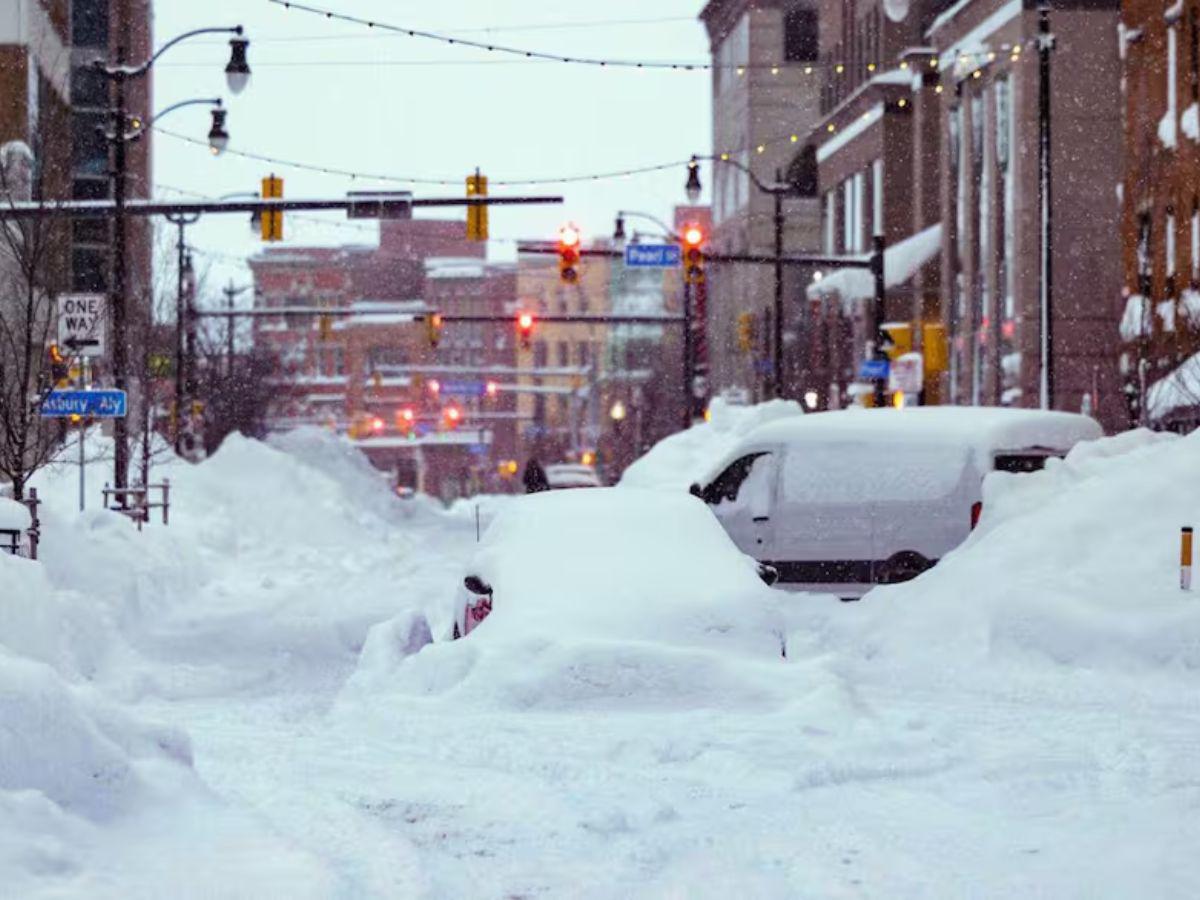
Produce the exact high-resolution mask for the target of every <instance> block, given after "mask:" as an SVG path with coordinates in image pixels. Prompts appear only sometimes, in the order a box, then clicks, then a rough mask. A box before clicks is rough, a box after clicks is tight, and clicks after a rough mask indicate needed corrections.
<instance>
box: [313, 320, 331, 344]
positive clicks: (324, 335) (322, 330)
mask: <svg viewBox="0 0 1200 900" xmlns="http://www.w3.org/2000/svg"><path fill="white" fill-rule="evenodd" d="M317 331H318V334H319V335H320V338H321V340H322V341H328V340H329V339H330V338H332V337H333V316H321V317H319V318H318V319H317Z"/></svg>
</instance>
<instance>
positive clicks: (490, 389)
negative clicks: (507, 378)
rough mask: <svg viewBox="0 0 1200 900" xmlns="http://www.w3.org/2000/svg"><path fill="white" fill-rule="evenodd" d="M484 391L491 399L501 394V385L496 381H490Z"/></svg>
mask: <svg viewBox="0 0 1200 900" xmlns="http://www.w3.org/2000/svg"><path fill="white" fill-rule="evenodd" d="M484 389H485V390H486V391H487V395H488V396H489V397H495V396H496V395H497V394H498V393H500V385H498V384H497V383H496V382H494V381H489V382H488V383H487V385H486V386H485V388H484Z"/></svg>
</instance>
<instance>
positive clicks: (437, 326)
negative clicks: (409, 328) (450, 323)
mask: <svg viewBox="0 0 1200 900" xmlns="http://www.w3.org/2000/svg"><path fill="white" fill-rule="evenodd" d="M443 325H444V323H443V321H442V314H441V313H430V314H429V315H428V316H426V317H425V329H426V331H427V333H428V335H429V346H430V347H432V348H433V349H434V350H436V349H437V346H438V344H440V343H441V342H442V328H443Z"/></svg>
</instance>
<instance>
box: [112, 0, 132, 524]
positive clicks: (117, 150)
mask: <svg viewBox="0 0 1200 900" xmlns="http://www.w3.org/2000/svg"><path fill="white" fill-rule="evenodd" d="M122 9H124V10H127V9H128V8H127V7H125V6H123V7H122ZM128 25H129V23H128V22H127V21H125V22H121V23H119V24H118V26H117V27H118V28H120V29H122V32H124V31H125V30H126V29H127V28H128ZM127 58H128V53H127V51H126V48H125V45H124V42H122V43H121V44H120V45H119V46H118V47H117V60H116V62H117V65H116V75H115V77H114V79H113V93H114V101H115V102H114V103H113V109H112V114H113V115H112V133H113V135H114V141H113V170H112V173H111V177H112V185H113V203H114V206H115V212H114V218H113V254H112V284H111V285H110V286H109V289H110V297H111V302H110V304H109V305H110V306H111V307H112V309H111V314H112V329H113V387H115V388H116V389H117V390H119V391H124V390H126V389H127V387H128V380H127V377H126V373H127V372H128V370H129V348H128V340H129V336H128V334H127V333H126V332H127V328H126V310H125V277H126V271H125V263H126V260H125V252H126V231H125V226H126V221H125V182H126V166H127V160H126V147H125V143H126V142H125V127H126V121H125V120H126V118H127V112H126V103H127V97H126V90H125V87H126V85H125V81H126V76H125V74H124V66H125V64H126V62H127ZM113 464H114V471H113V485H114V486H115V487H116V488H117V490H118V491H123V490H124V489H125V488H126V487H128V486H129V484H128V480H129V428H128V426H127V425H126V422H125V419H124V418H117V419H114V420H113ZM117 496H119V497H120V498H121V499H122V501H124V499H125V494H124V493H120V494H118V495H117Z"/></svg>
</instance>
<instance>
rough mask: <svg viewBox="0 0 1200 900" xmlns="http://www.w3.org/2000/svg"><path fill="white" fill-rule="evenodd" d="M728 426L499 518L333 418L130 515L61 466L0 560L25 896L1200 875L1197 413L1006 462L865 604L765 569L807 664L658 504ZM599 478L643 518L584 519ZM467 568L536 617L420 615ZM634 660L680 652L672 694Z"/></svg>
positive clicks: (871, 886) (1, 696) (11, 814)
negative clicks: (455, 505)
mask: <svg viewBox="0 0 1200 900" xmlns="http://www.w3.org/2000/svg"><path fill="white" fill-rule="evenodd" d="M693 431H696V429H693ZM688 434H689V435H691V432H689V433H688ZM714 434H716V433H710V437H713V436H714ZM683 438H684V440H683V441H678V440H677V441H676V447H679V446H680V444H681V443H682V444H688V443H690V442H691V441H693V440H695V438H696V436H695V435H691V437H690V438H689V437H688V436H687V435H684V436H683ZM718 442H719V441H718V440H713V441H712V442H711V443H712V444H716V443H718ZM711 449H712V448H711V446H710V447H709V450H707V451H704V453H703V454H701V455H704V456H705V458H704V459H702V460H697V459H695V458H694V457H693V456H692V454H691V451H686V452H685V451H683V450H681V451H680V455H679V456H677V457H675V460H676V461H675V462H674V463H662V465H661V467H659V464H658V463H655V464H654V465H652V466H650V467H649V468H650V469H654V468H658V472H659V473H660V474H659V476H655V477H653V478H650V479H649V481H652V482H655V483H657V484H659V485H661V486H663V487H666V488H669V489H670V492H661V493H659V494H657V495H655V496H656V499H655V500H653V501H651V500H649V499H644V498H645V494H644V493H643V492H641V491H636V490H628V489H627V488H628V486H624V487H622V488H620V489H617V490H612V491H605V492H602V493H599V495H598V497H596V498H593V499H587V498H586V497H585V496H583V495H580V494H575V495H572V494H561V495H555V496H551V497H547V498H532V500H533V501H534V503H533V504H532V505H529V504H526V503H525V500H524V499H518V500H515V501H513V502H511V503H510V504H508V506H507V508H506V509H504V510H502V511H501V512H500V514H499V516H498V518H497V520H496V521H497V528H498V530H497V531H496V533H495V534H494V535H493V534H488V535H487V536H486V537H485V540H484V542H483V543H482V544H481V545H478V546H477V545H476V543H475V529H474V520H473V515H470V514H469V513H470V512H472V510H471V508H470V506H469V505H468V506H466V507H465V509H466V511H465V512H464V514H463V515H461V516H453V515H446V514H442V513H440V512H438V511H437V510H435V509H433V508H430V507H426V506H421V505H412V504H406V503H405V502H402V501H400V500H398V499H396V498H394V497H392V495H391V494H390V493H389V492H388V491H387V485H386V484H385V483H381V481H382V480H381V479H378V476H377V475H376V474H375V473H374V471H373V470H371V469H370V468H369V467H366V466H365V465H364V464H363V462H362V459H361V457H359V456H358V454H357V452H356V451H354V450H353V449H352V448H351V447H349V446H348V445H346V444H345V443H343V442H340V441H337V440H335V439H333V438H331V437H330V436H328V435H325V434H322V433H319V432H308V433H302V434H296V435H291V436H288V437H286V438H285V439H282V440H277V441H274V442H273V445H272V446H267V445H263V444H259V443H256V442H253V441H247V440H244V439H240V438H235V439H233V440H232V441H231V442H230V443H229V444H228V445H227V446H226V447H225V448H223V449H222V450H221V451H220V452H219V453H217V454H216V455H215V456H214V457H213V459H211V460H209V461H208V462H206V463H204V464H202V465H200V466H197V467H184V466H167V467H165V468H166V474H169V475H170V477H171V478H172V482H173V485H174V492H175V493H176V502H177V505H176V507H175V508H174V509H173V510H172V524H171V526H170V527H169V528H167V529H163V528H161V527H154V526H151V527H150V528H148V529H147V530H146V531H145V532H144V533H142V534H141V535H139V534H137V532H136V531H135V530H134V529H133V528H132V527H131V526H130V525H129V523H127V522H125V521H124V520H121V519H119V518H118V517H116V516H114V515H112V514H105V513H101V512H97V511H92V512H89V513H87V514H85V515H83V516H79V515H77V514H76V513H74V512H73V510H72V505H73V501H74V490H75V485H74V474H75V473H74V472H73V470H72V469H71V468H70V467H69V466H68V467H64V469H63V470H62V471H61V472H59V473H54V474H52V475H50V476H48V477H46V478H43V479H40V481H39V486H40V487H41V488H42V489H43V493H44V495H45V496H46V499H47V516H46V525H45V529H44V530H45V542H44V545H43V547H44V550H45V561H44V562H43V563H40V564H36V565H35V564H32V563H29V562H26V561H22V560H10V559H7V558H5V557H0V579H2V580H0V626H2V630H0V714H2V715H3V718H0V883H2V884H3V885H4V890H3V891H0V893H6V892H7V893H12V894H13V895H15V896H21V897H28V896H79V897H96V896H100V897H131V896H132V897H141V896H145V897H151V896H153V897H160V896H180V895H184V896H186V895H189V894H190V895H192V896H204V897H227V896H251V897H257V896H288V897H293V896H312V897H331V896H346V897H363V896H397V897H410V896H412V897H455V898H458V897H507V896H530V897H533V896H539V897H558V896H571V897H596V898H610V897H655V898H657V897H671V896H686V897H689V898H691V897H714V898H715V897H728V896H730V895H734V894H740V895H745V896H753V897H781V898H792V897H829V896H862V897H877V896H889V897H926V896H977V897H1011V896H1029V895H1032V896H1054V897H1085V896H1086V897H1102V896H1111V897H1126V896H1153V897H1168V898H1173V897H1179V898H1190V897H1194V896H1198V895H1200V864H1197V862H1196V858H1195V847H1196V846H1200V815H1198V813H1200V754H1197V753H1196V735H1197V734H1198V733H1200V701H1198V700H1197V697H1198V696H1200V655H1198V648H1200V600H1198V599H1197V595H1196V594H1193V593H1183V592H1181V591H1180V590H1179V589H1178V586H1177V577H1178V568H1177V566H1178V534H1179V528H1180V526H1181V525H1186V524H1195V520H1196V519H1200V480H1197V479H1196V478H1195V477H1194V473H1195V472H1196V471H1197V470H1198V469H1200V437H1189V438H1186V439H1172V438H1165V437H1156V436H1151V435H1147V434H1145V433H1137V434H1132V435H1123V436H1120V437H1118V438H1113V439H1108V440H1104V441H1099V442H1095V443H1092V444H1088V445H1083V446H1081V447H1079V448H1077V449H1076V450H1075V451H1074V452H1073V453H1072V454H1071V455H1070V456H1069V457H1068V458H1067V459H1066V460H1065V461H1063V462H1061V463H1057V462H1052V463H1051V464H1050V465H1049V466H1048V467H1047V469H1046V471H1045V472H1043V473H1041V474H1037V475H1021V476H1011V475H993V476H989V478H988V481H987V482H986V484H985V502H986V506H985V512H984V520H983V522H982V524H981V527H980V528H979V529H978V530H977V531H976V533H975V534H974V535H973V536H972V537H971V539H970V540H969V541H968V542H967V543H966V544H965V545H964V546H963V547H962V548H960V549H959V550H957V551H955V552H954V553H952V554H951V555H950V556H948V557H947V558H946V559H945V560H944V561H943V563H942V564H940V565H939V566H938V567H937V568H935V569H933V570H932V571H930V572H929V573H927V574H926V575H924V576H922V577H921V578H919V579H917V580H916V581H914V582H911V583H909V584H906V585H901V586H897V587H891V588H881V589H877V590H875V591H873V592H872V593H870V594H869V595H867V597H866V598H865V599H864V600H863V601H861V602H859V603H855V604H841V603H837V602H835V601H832V600H831V599H829V598H824V597H813V596H803V595H790V594H775V593H773V592H766V591H765V590H764V589H760V586H759V585H758V584H757V583H756V582H754V578H755V576H754V574H753V572H752V571H751V570H750V569H747V570H746V572H745V575H746V578H748V579H750V581H749V582H747V586H746V587H745V591H746V595H745V600H746V602H749V601H751V600H752V599H753V598H754V597H756V596H762V597H763V602H764V603H771V602H778V603H779V604H780V608H781V610H782V614H783V617H784V620H785V625H786V631H787V637H788V658H787V659H786V660H783V659H779V658H772V659H767V658H764V657H763V656H762V655H761V654H759V653H757V652H749V653H747V652H741V651H740V650H739V651H734V652H727V651H725V650H723V649H722V648H723V646H724V637H723V633H722V632H721V631H720V628H721V627H722V623H721V622H720V621H719V620H718V619H717V618H714V617H713V616H710V615H699V614H698V615H696V616H694V617H691V613H693V610H692V609H691V608H690V607H689V606H688V603H687V597H688V594H689V593H694V594H696V595H697V597H698V598H700V602H699V603H698V607H697V609H696V610H695V612H697V613H702V612H703V611H704V610H705V609H707V608H710V604H711V606H712V607H715V608H719V609H721V610H726V609H727V608H728V607H726V606H724V605H723V604H721V603H720V600H721V597H722V596H724V595H725V593H726V590H727V589H728V590H730V591H733V592H734V593H739V592H740V591H742V590H743V588H742V587H741V581H740V579H739V580H738V581H737V583H736V584H734V583H733V582H729V583H726V582H725V581H723V580H722V579H723V578H725V576H724V575H719V574H714V573H715V571H716V563H717V561H718V559H719V556H720V555H721V554H722V553H724V552H725V551H724V550H721V549H718V547H719V545H720V542H719V541H716V537H719V535H716V534H715V533H714V532H713V531H712V530H711V529H706V526H707V525H708V524H709V523H707V521H706V526H700V525H699V524H698V523H697V522H695V521H691V520H690V519H687V518H686V516H687V514H684V513H680V514H679V516H678V517H677V518H679V519H680V522H681V523H682V524H679V525H676V524H675V522H674V521H672V522H669V523H665V524H664V523H661V522H660V520H659V518H657V517H656V515H655V514H653V510H657V509H659V508H660V506H659V505H658V503H659V501H662V502H665V503H668V504H684V503H690V502H691V500H692V498H689V497H688V496H687V495H686V493H685V492H684V491H683V490H682V488H684V487H686V485H685V484H682V482H683V481H684V480H685V478H689V477H691V476H690V473H688V474H687V475H685V474H684V473H683V471H682V469H683V468H684V467H686V466H688V465H692V464H693V463H696V464H698V465H701V466H707V465H709V464H711V462H712V460H711V459H710V458H708V454H709V452H710V451H711ZM68 452H69V451H68ZM656 452H657V455H658V456H659V458H660V461H661V460H663V459H665V458H666V455H665V454H664V453H662V452H659V451H656ZM673 452H674V451H672V453H673ZM720 452H723V451H720ZM714 455H718V454H714ZM645 462H646V460H643V461H642V463H639V465H640V466H642V470H643V473H645V472H646V471H649V470H648V469H647V467H646V466H645V465H643V464H644V463H645ZM676 465H678V467H679V469H680V471H677V472H672V469H673V468H675V466H676ZM631 471H632V470H631ZM668 473H670V476H671V477H670V478H666V477H660V476H664V475H667V474H668ZM103 477H104V473H103V471H101V469H100V468H99V467H97V471H96V472H94V473H90V475H89V478H90V479H91V482H92V484H97V483H100V481H102V479H103ZM672 479H674V480H673V481H672ZM676 488H681V490H679V491H675V489H676ZM622 497H624V498H627V499H626V500H622ZM608 498H611V502H612V503H614V504H617V506H615V507H614V508H613V509H612V510H610V511H609V512H611V513H612V515H615V516H617V517H622V516H629V517H632V522H628V523H627V524H626V525H625V526H623V528H622V529H621V530H620V531H618V533H616V534H612V533H610V531H609V530H607V529H606V530H602V531H599V532H589V530H588V526H587V521H588V520H589V519H590V518H595V519H596V521H599V519H600V518H602V517H604V516H606V515H607V514H608V513H606V512H604V511H601V510H591V511H590V513H591V514H594V515H589V511H587V510H585V509H584V508H583V507H584V506H586V504H588V503H601V504H605V503H608V502H610V500H609V499H608ZM639 498H643V499H639ZM522 505H525V506H526V508H528V509H533V510H534V513H532V514H530V515H524V514H522V513H521V512H520V510H521V507H522ZM652 508H653V509H652ZM693 508H697V507H688V509H693ZM681 509H682V507H681ZM698 511H701V512H703V507H698ZM510 517H515V518H512V519H511V522H510V525H504V524H503V523H504V521H505V519H508V518H510ZM576 523H578V524H576ZM547 531H549V532H550V533H551V534H552V535H553V538H550V537H547V536H546V532H547ZM518 538H520V539H521V540H518ZM529 541H533V542H535V543H538V544H541V543H546V544H547V545H548V546H547V547H546V549H545V550H544V551H542V552H540V553H539V548H538V547H536V546H535V547H530V546H528V542H529ZM593 543H594V544H595V547H596V549H597V550H598V551H599V552H597V553H596V554H594V555H593V556H589V555H587V553H586V550H587V549H588V548H590V547H592V546H593ZM556 548H557V549H556ZM574 550H579V551H580V552H579V553H573V552H568V551H574ZM605 551H607V552H608V553H613V552H619V553H622V554H629V555H630V556H636V557H637V558H638V559H639V560H641V562H639V563H638V565H639V566H644V567H645V570H644V571H643V572H642V573H641V574H639V576H638V579H637V585H638V590H637V591H636V592H635V593H636V596H634V595H633V594H631V595H629V596H623V595H621V593H620V586H621V583H622V578H624V577H626V576H627V575H628V574H629V571H628V570H622V569H621V567H619V566H615V565H613V566H609V565H606V560H607V557H606V555H605ZM489 554H490V555H491V557H492V558H491V559H490V560H489ZM548 554H549V555H548ZM709 557H712V559H710V558H709ZM655 558H661V559H662V560H663V562H662V564H661V565H654V564H653V563H652V560H653V559H655ZM473 560H474V561H473ZM541 562H544V563H545V565H544V566H540V565H539V563H541ZM474 565H480V566H489V567H490V568H488V571H487V573H486V574H487V575H488V577H489V578H492V579H494V580H495V581H496V586H497V595H496V599H497V603H498V604H499V603H500V602H501V601H502V600H503V596H502V594H501V593H500V585H501V582H502V581H510V580H511V579H516V580H515V581H513V582H512V583H514V584H516V583H520V585H521V596H520V597H519V598H518V599H517V600H516V604H517V605H515V606H513V607H511V609H512V615H511V616H506V615H505V614H503V613H501V612H499V611H497V612H494V613H493V616H495V617H496V618H495V619H494V621H491V620H488V621H485V622H484V623H483V626H481V627H480V629H479V630H477V631H476V632H475V633H474V634H472V635H470V636H468V638H466V639H465V640H463V641H460V642H458V643H457V645H449V644H446V643H442V642H439V641H435V642H434V643H433V644H432V645H431V644H429V640H430V638H432V637H440V636H441V630H442V626H443V625H444V624H445V622H446V618H445V617H446V613H447V610H448V609H449V608H450V605H451V604H452V603H454V602H455V598H456V597H457V596H458V592H459V591H460V589H461V578H462V575H463V574H464V572H465V571H466V570H467V569H468V567H471V566H474ZM681 570H683V571H681ZM543 576H545V577H544V578H543ZM677 589H679V590H680V592H678V593H675V591H676V590H677ZM573 591H577V594H576V593H572V592H573ZM706 597H707V598H709V599H708V600H705V599H704V598H706ZM660 598H661V605H659V603H660ZM605 604H608V605H607V606H606V605H605ZM637 608H642V609H644V610H645V612H644V614H643V615H634V616H629V615H627V614H628V613H629V612H630V611H631V610H636V609H637ZM734 608H740V607H739V605H738V604H737V603H735V604H734ZM559 610H573V611H574V612H575V613H577V614H576V615H573V616H571V617H568V618H565V619H563V620H562V621H560V620H559V618H558V617H557V616H556V615H555V614H556V613H557V612H558V611H559ZM752 619H753V616H749V617H747V618H746V619H745V621H750V620H752ZM739 621H742V620H740V619H739ZM489 622H490V623H491V624H493V625H494V626H496V627H494V628H492V629H491V634H490V635H489V630H488V628H487V627H486V626H487V625H488V624H489ZM531 622H536V623H537V625H538V627H537V629H533V628H531V627H530V623H531ZM709 626H712V627H714V628H716V630H715V631H711V632H710V631H708V630H707V629H708V627H709ZM527 631H530V632H533V631H536V632H537V633H536V634H527V633H526V632H527ZM697 636H699V638H700V639H702V640H701V642H702V643H703V646H702V647H700V648H699V650H697V647H696V646H695V639H697ZM697 654H699V655H697ZM648 659H649V660H652V661H654V663H655V665H656V666H660V667H662V666H665V665H666V663H667V662H669V661H671V660H674V661H676V662H678V663H679V665H678V666H677V667H676V669H675V672H677V673H678V674H679V675H680V677H679V679H678V680H675V681H670V680H663V679H662V678H657V679H656V680H655V681H654V682H653V687H654V689H655V691H657V693H655V694H650V693H649V691H648V690H647V689H646V687H645V685H646V681H645V680H644V679H642V678H641V675H642V674H644V672H645V671H646V670H645V668H644V664H645V661H646V660H648ZM701 659H702V660H703V665H698V661H700V660H701ZM664 671H666V669H665V668H659V669H658V670H657V672H658V674H661V673H662V672H664ZM522 685H524V686H525V688H526V689H525V691H524V693H522V692H521V690H519V688H520V686H522ZM747 688H749V689H750V690H749V691H748V690H747ZM698 700H699V701H702V702H697V701H698ZM514 701H519V702H514ZM648 701H653V702H648ZM10 723H16V725H17V727H16V728H10V729H9V730H6V727H7V726H9V725H10Z"/></svg>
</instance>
